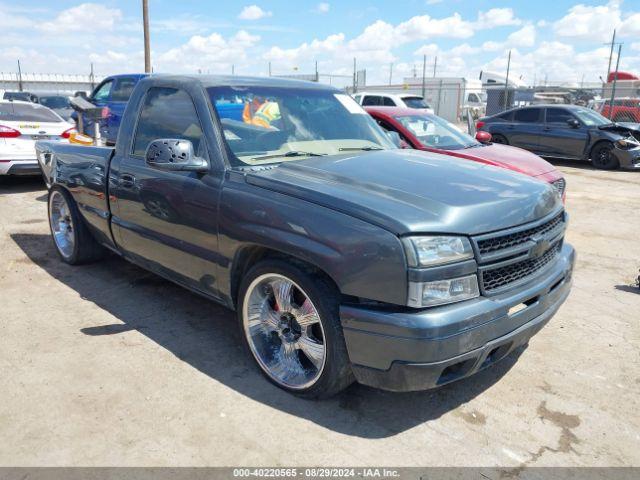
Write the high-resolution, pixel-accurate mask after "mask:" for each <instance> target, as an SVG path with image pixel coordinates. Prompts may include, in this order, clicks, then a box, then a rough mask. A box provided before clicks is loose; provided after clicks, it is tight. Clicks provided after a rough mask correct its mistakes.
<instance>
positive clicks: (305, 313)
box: [242, 273, 327, 389]
mask: <svg viewBox="0 0 640 480" xmlns="http://www.w3.org/2000/svg"><path fill="white" fill-rule="evenodd" d="M242 323H243V328H244V333H245V335H246V337H247V341H248V344H249V348H250V350H251V353H252V354H253V356H254V357H255V359H256V360H257V362H258V364H259V365H260V367H261V368H262V369H263V370H264V372H265V373H266V374H267V375H269V377H270V378H271V379H273V380H274V381H275V382H276V383H278V384H279V385H282V386H284V387H287V388H291V389H305V388H308V387H310V386H311V385H313V384H314V383H315V382H316V381H317V380H318V379H319V378H320V375H322V371H323V369H324V366H325V362H326V357H327V349H326V345H325V335H324V330H323V328H322V323H321V321H320V315H319V314H318V310H317V309H316V307H315V306H314V304H313V302H312V301H311V300H310V299H309V297H308V295H307V294H306V293H305V292H304V291H303V290H302V289H301V288H300V287H299V286H298V285H297V284H295V283H294V282H293V281H292V280H290V279H288V278H287V277H285V276H283V275H279V274H275V273H268V274H265V275H261V276H259V277H257V278H256V279H255V280H254V281H253V282H251V284H250V285H249V288H248V289H247V293H246V294H245V297H244V301H243V305H242Z"/></svg>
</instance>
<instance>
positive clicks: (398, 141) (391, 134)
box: [387, 130, 402, 148]
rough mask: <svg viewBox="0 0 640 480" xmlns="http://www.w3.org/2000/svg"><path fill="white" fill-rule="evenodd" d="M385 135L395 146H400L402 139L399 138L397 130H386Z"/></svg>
mask: <svg viewBox="0 0 640 480" xmlns="http://www.w3.org/2000/svg"><path fill="white" fill-rule="evenodd" d="M387 136H388V137H389V139H390V140H391V141H392V142H393V144H394V145H395V146H396V147H398V148H402V139H401V138H400V134H399V133H398V132H394V131H392V130H387Z"/></svg>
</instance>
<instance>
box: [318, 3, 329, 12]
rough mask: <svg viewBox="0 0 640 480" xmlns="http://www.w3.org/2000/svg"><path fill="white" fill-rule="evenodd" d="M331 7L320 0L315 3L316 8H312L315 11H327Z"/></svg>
mask: <svg viewBox="0 0 640 480" xmlns="http://www.w3.org/2000/svg"><path fill="white" fill-rule="evenodd" d="M330 9H331V5H329V4H328V3H327V2H320V3H319V4H318V5H316V8H315V10H314V12H315V13H329V10H330Z"/></svg>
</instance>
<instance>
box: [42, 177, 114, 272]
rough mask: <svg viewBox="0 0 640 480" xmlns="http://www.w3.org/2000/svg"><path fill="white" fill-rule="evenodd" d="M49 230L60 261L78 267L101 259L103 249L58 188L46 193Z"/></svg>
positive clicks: (64, 192)
mask: <svg viewBox="0 0 640 480" xmlns="http://www.w3.org/2000/svg"><path fill="white" fill-rule="evenodd" d="M48 206H49V227H50V228H51V237H52V239H53V245H54V247H55V249H56V251H57V252H58V255H60V258H61V259H62V261H63V262H65V263H68V264H69V265H81V264H83V263H90V262H95V261H96V260H99V259H101V258H102V257H103V256H104V253H105V251H104V247H102V246H101V245H100V244H98V242H96V240H95V239H94V238H93V235H91V232H89V229H88V228H87V226H86V225H85V223H84V220H83V219H82V217H81V216H80V212H79V211H78V206H77V205H76V202H75V201H74V200H73V198H72V197H71V195H69V193H68V192H67V191H65V190H64V189H62V188H60V187H53V188H52V189H51V190H50V191H49V201H48Z"/></svg>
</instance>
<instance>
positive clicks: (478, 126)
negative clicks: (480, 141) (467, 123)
mask: <svg viewBox="0 0 640 480" xmlns="http://www.w3.org/2000/svg"><path fill="white" fill-rule="evenodd" d="M482 127H484V122H482V121H479V122H476V130H480V129H481V128H482Z"/></svg>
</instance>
